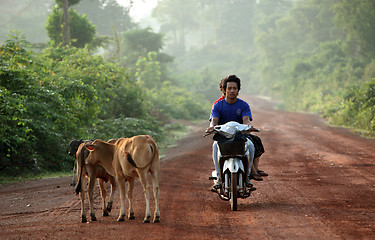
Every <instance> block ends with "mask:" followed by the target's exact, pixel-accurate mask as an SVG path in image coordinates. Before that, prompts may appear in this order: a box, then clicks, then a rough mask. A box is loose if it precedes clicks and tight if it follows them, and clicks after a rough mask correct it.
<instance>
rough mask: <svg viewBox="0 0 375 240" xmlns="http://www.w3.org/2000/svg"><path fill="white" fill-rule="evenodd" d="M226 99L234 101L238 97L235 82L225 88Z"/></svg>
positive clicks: (229, 83)
mask: <svg viewBox="0 0 375 240" xmlns="http://www.w3.org/2000/svg"><path fill="white" fill-rule="evenodd" d="M225 92H226V97H227V98H228V99H235V98H237V96H238V88H237V83H235V82H228V83H227V88H226V91H225Z"/></svg>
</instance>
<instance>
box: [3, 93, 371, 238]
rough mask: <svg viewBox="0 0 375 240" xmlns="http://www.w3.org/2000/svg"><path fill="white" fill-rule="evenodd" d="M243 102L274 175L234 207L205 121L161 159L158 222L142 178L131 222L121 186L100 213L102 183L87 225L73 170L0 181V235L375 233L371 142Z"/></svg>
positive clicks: (312, 118) (264, 163)
mask: <svg viewBox="0 0 375 240" xmlns="http://www.w3.org/2000/svg"><path fill="white" fill-rule="evenodd" d="M244 100H246V101H248V102H249V103H250V105H251V108H252V111H253V117H254V126H255V127H258V128H260V129H261V132H260V133H257V134H258V135H259V136H260V137H261V138H262V140H263V143H264V146H265V150H266V153H265V154H264V155H263V156H262V157H261V161H260V166H261V168H262V169H263V170H265V171H266V172H268V173H269V174H270V176H268V177H265V179H264V181H262V182H254V185H255V187H257V190H256V191H255V192H254V193H253V194H252V196H251V197H250V198H247V199H239V205H238V211H236V212H233V211H231V210H230V204H229V202H225V201H222V200H220V199H219V198H218V196H217V194H215V193H212V192H210V191H209V189H210V188H211V186H212V182H211V181H209V180H208V177H209V175H210V174H211V171H212V170H213V163H212V160H211V144H212V138H211V137H206V138H203V137H202V135H203V134H204V130H205V129H206V127H207V126H208V122H203V123H202V124H199V125H196V126H194V129H193V132H192V133H191V134H190V135H189V136H188V137H187V138H184V139H183V140H181V141H179V142H178V146H177V147H174V148H171V149H169V151H168V152H167V154H166V156H165V157H163V158H162V159H161V174H160V191H161V192H160V212H161V222H160V223H149V224H144V223H143V222H142V221H143V217H144V211H145V201H144V196H143V192H142V187H141V185H140V183H139V182H138V181H137V182H136V184H135V194H134V208H135V209H134V210H135V216H136V219H135V220H125V222H116V218H117V215H118V213H119V193H118V191H117V193H116V197H115V202H114V208H113V209H112V212H111V213H110V216H109V217H103V216H101V209H100V201H101V198H100V194H99V189H98V187H97V186H96V187H95V190H94V196H95V210H96V215H97V218H98V221H96V222H91V221H90V222H89V223H81V216H80V204H79V197H78V196H75V195H74V188H73V187H71V186H69V183H70V181H71V178H70V177H61V178H53V179H42V180H32V181H26V182H21V183H12V184H2V185H0V202H1V204H0V231H1V234H0V239H230V238H233V239H234V238H241V239H375V161H374V160H375V153H374V150H375V140H373V139H365V138H362V137H359V136H356V135H353V134H351V133H350V132H349V131H348V130H346V129H342V128H334V127H329V126H327V125H326V123H325V122H324V120H322V119H321V118H320V117H319V116H316V115H312V114H302V113H290V112H284V111H279V110H275V109H273V108H272V105H271V104H270V103H269V102H267V101H265V100H262V99H260V98H255V97H252V98H248V97H244ZM108 185H109V184H108ZM152 199H153V198H152ZM86 202H87V201H86ZM151 203H152V205H151V206H152V208H151V209H152V211H153V209H154V208H153V200H152V202H151Z"/></svg>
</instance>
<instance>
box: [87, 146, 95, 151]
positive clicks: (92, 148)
mask: <svg viewBox="0 0 375 240" xmlns="http://www.w3.org/2000/svg"><path fill="white" fill-rule="evenodd" d="M85 148H86V149H87V150H89V151H94V150H95V145H92V144H86V145H85Z"/></svg>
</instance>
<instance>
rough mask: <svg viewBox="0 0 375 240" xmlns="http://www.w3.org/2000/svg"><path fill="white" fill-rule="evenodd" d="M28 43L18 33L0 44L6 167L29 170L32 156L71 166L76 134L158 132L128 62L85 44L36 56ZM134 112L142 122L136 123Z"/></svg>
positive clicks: (44, 165) (45, 164)
mask: <svg viewBox="0 0 375 240" xmlns="http://www.w3.org/2000/svg"><path fill="white" fill-rule="evenodd" d="M27 46H28V43H27V42H26V41H25V40H24V39H22V38H19V37H14V39H12V40H8V41H7V42H6V43H5V44H4V45H2V46H1V48H0V50H1V51H0V93H1V95H0V101H1V105H0V106H1V107H0V113H1V115H0V117H1V124H2V128H1V131H0V134H1V135H0V139H1V142H0V144H1V145H0V150H1V152H0V157H1V163H0V166H1V169H2V170H4V171H7V172H8V173H9V174H17V173H19V172H22V171H24V170H29V171H31V170H32V169H33V166H34V163H35V161H37V162H38V166H39V168H40V169H41V170H42V171H47V170H49V171H55V170H66V169H69V168H71V166H72V163H71V162H72V160H71V158H70V157H68V156H67V154H66V148H67V144H68V143H69V141H70V140H71V139H72V138H97V137H96V136H95V135H91V134H97V135H99V136H105V137H107V138H113V136H124V135H125V134H131V133H133V132H135V131H138V132H146V130H147V128H148V130H147V131H148V132H149V133H155V134H159V132H160V131H161V130H160V129H159V127H158V126H157V125H156V124H155V123H152V122H150V120H146V119H148V118H147V116H148V115H147V112H146V110H147V108H146V106H145V104H144V103H143V101H142V98H141V97H139V96H142V95H143V94H142V90H141V89H140V88H139V86H138V85H137V84H136V83H135V82H133V81H131V80H130V79H129V78H128V76H127V73H126V71H125V70H124V69H123V68H121V67H119V66H117V65H116V64H114V63H111V62H105V61H104V60H103V59H102V58H101V57H99V56H94V57H92V56H90V55H89V53H88V51H87V50H85V49H77V48H74V47H71V48H50V49H48V50H47V51H46V52H45V54H44V55H37V56H34V55H33V54H32V53H31V52H29V51H27V50H26V47H27ZM129 117H131V118H129ZM133 118H139V119H138V120H137V121H139V122H141V123H139V124H138V125H137V124H133V125H131V124H130V123H131V122H134V121H135V120H132V119H133ZM142 119H145V120H142ZM128 122H129V124H128ZM103 123H104V124H103ZM109 123H114V124H113V126H111V127H108V126H109V125H110V124H109ZM150 124H151V125H150ZM121 125H123V127H120V126H121ZM98 126H104V128H100V127H98ZM134 126H135V127H136V129H135V130H134V129H133V131H131V130H130V128H131V127H134ZM94 129H99V130H100V131H101V132H98V131H97V130H94ZM151 130H153V132H152V131H151ZM120 134H123V135H120Z"/></svg>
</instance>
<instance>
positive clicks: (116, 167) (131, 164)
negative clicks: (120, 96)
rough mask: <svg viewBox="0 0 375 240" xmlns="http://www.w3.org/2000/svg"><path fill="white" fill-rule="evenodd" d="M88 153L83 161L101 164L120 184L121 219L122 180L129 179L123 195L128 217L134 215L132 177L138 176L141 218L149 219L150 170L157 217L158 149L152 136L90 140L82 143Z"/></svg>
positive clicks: (156, 216)
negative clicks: (112, 141) (141, 194)
mask: <svg viewBox="0 0 375 240" xmlns="http://www.w3.org/2000/svg"><path fill="white" fill-rule="evenodd" d="M86 148H87V149H88V150H90V155H89V156H88V157H87V159H86V162H87V163H89V164H100V165H102V166H103V167H104V168H105V169H106V170H107V171H108V173H109V174H111V175H113V176H116V179H117V182H118V184H119V186H120V198H121V210H120V214H119V217H118V219H117V221H124V217H125V182H127V181H128V182H129V189H128V192H127V197H128V201H129V215H128V218H129V219H134V210H133V203H132V198H133V196H132V193H133V187H134V179H135V178H136V177H139V179H140V182H141V184H142V186H143V191H144V194H145V198H146V213H145V218H144V220H143V222H144V223H149V222H150V219H151V212H150V185H149V183H148V181H147V173H148V172H150V174H151V176H152V182H153V192H154V199H155V213H154V222H159V221H160V211H159V170H160V166H159V150H158V147H157V145H156V143H155V141H154V139H153V138H152V137H151V136H149V135H140V136H134V137H131V138H120V139H119V140H118V141H117V142H116V143H115V144H110V143H106V142H104V141H102V140H100V139H97V140H95V141H94V142H93V143H92V144H86Z"/></svg>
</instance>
